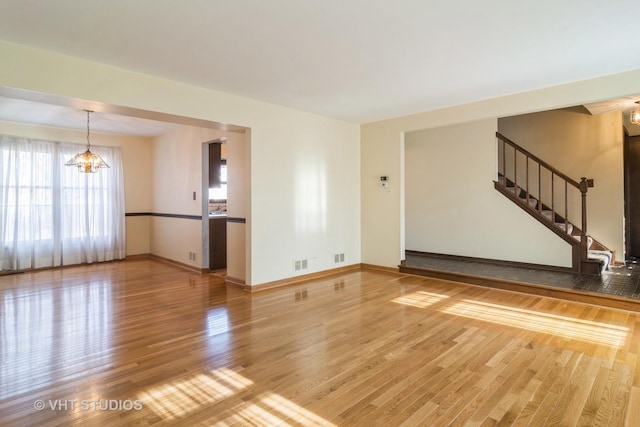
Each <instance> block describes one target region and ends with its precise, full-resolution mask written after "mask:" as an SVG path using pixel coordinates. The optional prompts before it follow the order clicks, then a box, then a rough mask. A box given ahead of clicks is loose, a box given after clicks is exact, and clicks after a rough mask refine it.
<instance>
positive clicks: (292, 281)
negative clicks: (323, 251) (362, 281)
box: [243, 264, 361, 293]
mask: <svg viewBox="0 0 640 427" xmlns="http://www.w3.org/2000/svg"><path fill="white" fill-rule="evenodd" d="M360 269H361V264H352V265H347V266H344V267H338V268H332V269H329V270H323V271H318V272H315V273H309V274H303V275H301V276H295V277H289V278H286V279H280V280H274V281H273V282H266V283H260V284H258V285H253V286H249V285H246V284H245V285H243V289H244V290H245V291H247V292H251V293H254V292H261V291H266V290H270V289H275V288H281V287H283V286H290V285H297V284H300V283H303V282H307V281H309V280H315V279H320V278H324V277H328V276H333V275H335V274H341V273H346V272H349V271H358V270H360Z"/></svg>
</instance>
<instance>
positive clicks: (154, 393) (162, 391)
mask: <svg viewBox="0 0 640 427" xmlns="http://www.w3.org/2000/svg"><path fill="white" fill-rule="evenodd" d="M251 385H253V381H251V380H249V379H247V378H245V377H243V376H242V375H240V374H238V373H236V372H234V371H232V370H231V369H227V368H221V369H216V370H215V371H211V372H210V373H209V374H199V375H196V376H194V377H192V378H189V379H184V380H178V381H172V382H170V383H168V384H163V385H160V386H158V387H154V388H151V389H149V390H147V391H145V392H142V393H140V395H139V399H140V400H141V401H142V402H143V403H144V405H145V406H148V407H150V408H151V409H152V410H153V412H155V413H156V414H158V415H159V416H161V417H162V418H164V419H168V420H172V419H176V418H179V417H181V416H184V415H186V414H188V413H189V412H191V411H193V410H195V409H198V408H199V407H200V406H202V405H204V404H212V403H215V402H219V401H221V400H224V399H226V398H228V397H230V396H233V395H234V394H237V393H238V392H240V391H241V390H243V389H245V388H247V387H249V386H251Z"/></svg>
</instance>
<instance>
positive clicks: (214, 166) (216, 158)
mask: <svg viewBox="0 0 640 427" xmlns="http://www.w3.org/2000/svg"><path fill="white" fill-rule="evenodd" d="M221 160H222V144H220V143H219V142H214V143H211V144H209V188H220V164H221Z"/></svg>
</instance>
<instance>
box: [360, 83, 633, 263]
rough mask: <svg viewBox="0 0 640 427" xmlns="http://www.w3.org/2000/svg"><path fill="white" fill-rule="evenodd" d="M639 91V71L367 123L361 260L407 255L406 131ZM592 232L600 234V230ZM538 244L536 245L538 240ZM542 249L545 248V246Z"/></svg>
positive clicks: (364, 131) (363, 132) (395, 258)
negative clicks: (386, 185)
mask: <svg viewBox="0 0 640 427" xmlns="http://www.w3.org/2000/svg"><path fill="white" fill-rule="evenodd" d="M635 93H640V70H636V71H630V72H627V73H622V74H618V75H613V76H606V77H601V78H598V79H592V80H585V81H580V82H574V83H570V84H566V85H561V86H556V87H551V88H546V89H540V90H535V91H531V92H525V93H520V94H515V95H511V96H505V97H500V98H494V99H489V100H485V101H479V102H474V103H470V104H465V105H460V106H455V107H450V108H445V109H441V110H435V111H430V112H426V113H421V114H415V115H412V116H406V117H399V118H396V119H391V120H385V121H380V122H375V123H369V124H366V125H363V126H362V128H361V159H362V160H361V179H362V192H361V200H362V208H361V212H362V219H361V221H362V261H363V262H366V263H371V264H378V265H384V266H395V265H397V264H398V263H399V262H400V260H401V259H402V258H403V257H404V249H405V242H404V231H403V230H404V228H405V223H404V212H403V209H404V197H403V195H404V189H403V188H402V184H403V182H402V180H403V177H404V164H403V163H404V154H403V149H404V134H405V133H406V132H413V131H419V130H426V129H433V128H438V127H443V126H450V125H457V124H463V123H468V122H473V121H477V120H485V119H487V120H488V119H493V120H497V119H498V118H499V117H507V116H512V115H517V114H525V113H530V112H534V111H544V110H550V109H556V108H563V107H568V106H573V105H580V104H582V103H587V102H595V101H601V100H606V99H611V98H616V97H622V96H628V95H631V94H635ZM380 175H388V176H389V177H390V179H391V183H392V184H391V189H390V191H388V192H382V191H380V189H379V177H380ZM513 215H517V216H520V215H522V213H521V212H517V211H514V213H513ZM593 231H594V233H595V231H596V230H593ZM533 244H534V245H537V243H535V242H534V243H533ZM516 250H518V251H519V252H520V251H521V250H520V249H516ZM528 250H529V251H530V250H532V249H531V248H529V249H528ZM540 250H541V251H542V250H543V249H542V247H541V248H540ZM522 258H526V257H522Z"/></svg>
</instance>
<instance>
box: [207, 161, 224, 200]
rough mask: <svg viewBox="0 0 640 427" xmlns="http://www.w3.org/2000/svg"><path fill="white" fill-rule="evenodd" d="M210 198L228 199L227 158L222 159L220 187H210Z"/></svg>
mask: <svg viewBox="0 0 640 427" xmlns="http://www.w3.org/2000/svg"><path fill="white" fill-rule="evenodd" d="M209 200H213V201H226V200H227V160H226V159H222V160H221V162H220V188H210V189H209Z"/></svg>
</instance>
